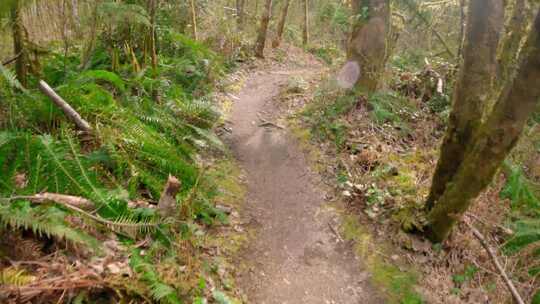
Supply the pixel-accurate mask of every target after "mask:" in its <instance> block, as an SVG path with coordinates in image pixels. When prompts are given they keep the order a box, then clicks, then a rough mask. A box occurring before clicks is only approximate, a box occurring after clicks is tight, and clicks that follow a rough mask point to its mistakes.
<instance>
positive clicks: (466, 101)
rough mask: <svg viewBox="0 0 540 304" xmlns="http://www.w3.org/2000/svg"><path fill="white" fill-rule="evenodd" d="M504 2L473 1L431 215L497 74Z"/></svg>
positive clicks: (460, 158) (432, 194)
mask: <svg viewBox="0 0 540 304" xmlns="http://www.w3.org/2000/svg"><path fill="white" fill-rule="evenodd" d="M502 2H503V1H502V0H471V1H469V13H468V17H467V30H466V31H467V32H466V39H465V45H464V49H463V63H462V64H461V69H460V74H459V77H458V80H457V83H456V87H455V90H454V94H453V106H452V112H451V113H450V119H449V122H448V129H447V131H446V136H445V138H444V140H443V144H442V146H441V155H440V158H439V161H438V162H437V167H436V169H435V173H434V175H433V181H432V185H431V190H430V194H429V196H428V199H427V202H426V209H427V210H428V211H429V210H431V209H432V208H433V206H434V205H435V204H436V203H437V200H438V199H439V197H440V196H441V195H442V194H443V193H444V191H445V189H446V186H447V184H448V183H449V182H450V181H451V180H452V178H453V177H454V175H455V174H456V171H457V170H458V168H459V166H460V165H461V162H462V161H463V158H464V156H465V149H466V147H467V146H468V145H470V144H471V143H472V139H473V136H474V133H475V131H476V130H477V128H478V126H479V125H480V123H481V121H482V113H483V108H484V106H485V105H486V101H487V99H488V97H489V96H492V94H490V92H491V90H492V89H493V81H494V79H495V75H496V73H497V62H496V57H497V56H496V55H497V46H498V44H499V38H500V33H501V30H502V25H503V18H504V16H503V14H504V9H503V8H504V7H503V3H502Z"/></svg>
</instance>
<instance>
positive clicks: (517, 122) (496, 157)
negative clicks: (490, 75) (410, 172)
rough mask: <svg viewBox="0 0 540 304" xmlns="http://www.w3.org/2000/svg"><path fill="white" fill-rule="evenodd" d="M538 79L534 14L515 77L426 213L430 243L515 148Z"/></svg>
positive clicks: (539, 21)
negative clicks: (444, 188)
mask: <svg viewBox="0 0 540 304" xmlns="http://www.w3.org/2000/svg"><path fill="white" fill-rule="evenodd" d="M491 1H492V0H489V1H486V2H491ZM473 2H474V1H473ZM476 22H478V21H476ZM479 42H480V41H479ZM480 43H481V42H480ZM539 80H540V14H539V13H538V12H537V15H536V19H535V21H534V24H533V27H532V30H531V32H530V34H529V36H528V38H527V42H526V44H525V46H524V48H523V51H522V52H521V55H520V64H519V67H518V70H517V75H516V77H515V78H514V79H513V80H512V81H510V82H508V83H507V85H506V86H505V89H504V90H503V93H502V94H501V95H500V98H499V100H498V101H497V103H496V104H495V106H494V108H493V111H492V112H491V114H490V115H489V117H488V118H487V120H486V122H485V123H484V124H483V125H482V126H481V127H480V128H479V131H478V133H477V135H476V136H475V141H474V143H473V144H471V146H470V148H469V149H468V150H467V155H466V157H465V158H464V160H463V162H462V164H461V166H460V167H459V170H458V172H457V173H456V174H455V176H454V178H453V180H452V182H451V183H449V184H448V186H447V188H446V190H445V192H444V194H443V195H442V196H441V197H440V199H439V202H438V203H437V205H436V206H435V207H434V209H433V210H432V211H431V213H430V214H429V221H430V226H429V227H428V234H429V236H430V238H431V239H432V240H434V241H443V240H444V239H446V237H447V236H448V234H449V233H450V231H451V229H452V227H453V225H454V224H455V223H456V221H457V220H459V219H460V218H461V216H462V215H463V213H465V211H466V210H467V209H468V208H469V206H470V205H471V203H472V201H473V200H474V199H475V198H476V197H477V196H478V195H479V194H480V192H481V191H482V190H483V189H484V188H485V187H486V186H488V185H489V183H490V182H491V180H492V179H493V176H494V175H495V173H496V172H497V170H498V168H499V167H500V166H501V164H502V163H503V161H504V159H505V158H506V157H507V156H508V154H509V153H510V151H511V150H512V148H513V147H514V146H515V145H516V143H517V141H518V139H519V136H520V135H521V133H522V131H523V128H524V126H525V125H526V123H527V120H528V118H529V116H530V114H531V113H532V112H533V111H534V109H535V107H536V106H537V104H538V102H539V100H540V81H539Z"/></svg>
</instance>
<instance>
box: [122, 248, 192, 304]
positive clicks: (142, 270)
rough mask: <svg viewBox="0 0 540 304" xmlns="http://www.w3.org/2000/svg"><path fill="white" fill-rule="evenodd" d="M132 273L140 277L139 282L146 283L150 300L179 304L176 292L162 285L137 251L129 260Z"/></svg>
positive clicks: (150, 266) (152, 268)
mask: <svg viewBox="0 0 540 304" xmlns="http://www.w3.org/2000/svg"><path fill="white" fill-rule="evenodd" d="M129 263H130V266H131V268H132V269H133V271H134V272H135V273H137V274H139V275H140V278H141V280H142V281H143V282H144V283H146V285H147V286H148V289H149V293H150V294H151V295H152V298H153V299H154V300H156V301H158V302H160V303H164V304H181V303H182V301H180V298H179V297H178V294H177V292H176V290H175V289H174V288H173V287H171V286H169V285H167V284H165V283H163V282H162V280H161V279H160V277H159V275H158V273H157V272H156V271H155V269H154V266H153V265H152V264H150V263H149V262H148V261H146V260H145V258H144V257H142V256H141V255H140V251H139V250H135V251H134V252H133V253H132V255H131V258H130V260H129Z"/></svg>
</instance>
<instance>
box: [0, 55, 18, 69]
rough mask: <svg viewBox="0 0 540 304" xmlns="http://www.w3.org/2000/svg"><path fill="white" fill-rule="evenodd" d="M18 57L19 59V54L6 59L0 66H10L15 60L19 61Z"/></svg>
mask: <svg viewBox="0 0 540 304" xmlns="http://www.w3.org/2000/svg"><path fill="white" fill-rule="evenodd" d="M19 57H21V53H19V54H17V55H15V56H13V57H11V58H9V59H7V60H6V61H3V62H2V65H4V66H6V65H8V64H11V63H12V62H15V60H17V59H19Z"/></svg>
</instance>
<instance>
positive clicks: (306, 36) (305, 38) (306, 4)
mask: <svg viewBox="0 0 540 304" xmlns="http://www.w3.org/2000/svg"><path fill="white" fill-rule="evenodd" d="M308 43H309V0H304V30H303V32H302V44H303V45H304V46H306V45H307V44H308Z"/></svg>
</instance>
